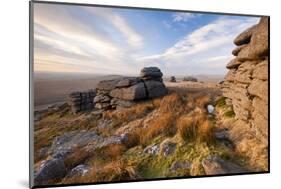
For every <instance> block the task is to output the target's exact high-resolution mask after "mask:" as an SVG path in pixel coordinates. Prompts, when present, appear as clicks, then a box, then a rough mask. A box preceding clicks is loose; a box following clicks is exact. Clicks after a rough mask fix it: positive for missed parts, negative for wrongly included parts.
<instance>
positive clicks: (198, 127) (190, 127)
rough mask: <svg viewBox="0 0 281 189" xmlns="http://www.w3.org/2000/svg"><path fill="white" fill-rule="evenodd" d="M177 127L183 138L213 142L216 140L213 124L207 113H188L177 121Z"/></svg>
mask: <svg viewBox="0 0 281 189" xmlns="http://www.w3.org/2000/svg"><path fill="white" fill-rule="evenodd" d="M177 129H178V132H179V134H180V136H181V138H182V139H183V140H186V141H192V140H198V141H199V142H206V143H211V142H213V141H214V136H213V126H212V124H211V122H210V121H209V120H208V118H207V117H206V115H205V114H199V115H194V114H187V115H183V116H181V117H180V118H179V119H178V121H177Z"/></svg>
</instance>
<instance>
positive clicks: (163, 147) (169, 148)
mask: <svg viewBox="0 0 281 189" xmlns="http://www.w3.org/2000/svg"><path fill="white" fill-rule="evenodd" d="M176 146H177V144H176V143H174V142H171V141H170V140H169V139H167V140H165V141H163V142H162V143H161V144H160V152H161V154H163V155H164V156H165V157H166V156H168V155H170V154H172V153H173V152H174V151H175V149H176Z"/></svg>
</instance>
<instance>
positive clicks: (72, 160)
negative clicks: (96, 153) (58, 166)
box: [64, 148, 93, 170]
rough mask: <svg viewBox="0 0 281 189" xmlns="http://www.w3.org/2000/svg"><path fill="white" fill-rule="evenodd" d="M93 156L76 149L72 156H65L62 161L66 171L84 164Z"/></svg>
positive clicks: (86, 151)
mask: <svg viewBox="0 0 281 189" xmlns="http://www.w3.org/2000/svg"><path fill="white" fill-rule="evenodd" d="M92 155H93V154H92V153H90V152H89V151H88V150H86V149H85V148H76V149H75V150H74V152H73V153H72V154H70V155H69V156H67V157H66V158H65V160H64V164H65V166H66V168H67V169H68V170H70V169H72V168H73V167H75V166H77V165H79V164H81V163H84V162H85V161H86V160H87V159H88V158H90V157H91V156H92Z"/></svg>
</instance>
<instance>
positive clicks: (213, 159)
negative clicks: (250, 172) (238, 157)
mask: <svg viewBox="0 0 281 189" xmlns="http://www.w3.org/2000/svg"><path fill="white" fill-rule="evenodd" d="M202 166H203V168H204V170H205V173H206V174H207V175H220V174H233V173H244V172H247V170H245V169H244V168H242V167H240V166H238V165H236V164H234V163H232V162H228V161H225V160H223V159H221V158H220V157H218V156H211V155H210V156H208V157H207V158H205V159H203V161H202Z"/></svg>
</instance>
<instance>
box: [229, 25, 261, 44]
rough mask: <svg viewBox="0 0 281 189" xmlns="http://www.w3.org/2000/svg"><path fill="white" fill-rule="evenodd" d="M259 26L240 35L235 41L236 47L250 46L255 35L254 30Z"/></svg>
mask: <svg viewBox="0 0 281 189" xmlns="http://www.w3.org/2000/svg"><path fill="white" fill-rule="evenodd" d="M256 27H257V25H254V26H252V27H250V28H248V29H246V30H245V31H244V32H242V33H241V34H240V35H238V36H237V37H236V38H235V39H234V44H235V45H238V46H239V45H244V44H248V43H249V42H250V41H251V37H252V35H253V32H254V30H255V29H256Z"/></svg>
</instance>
